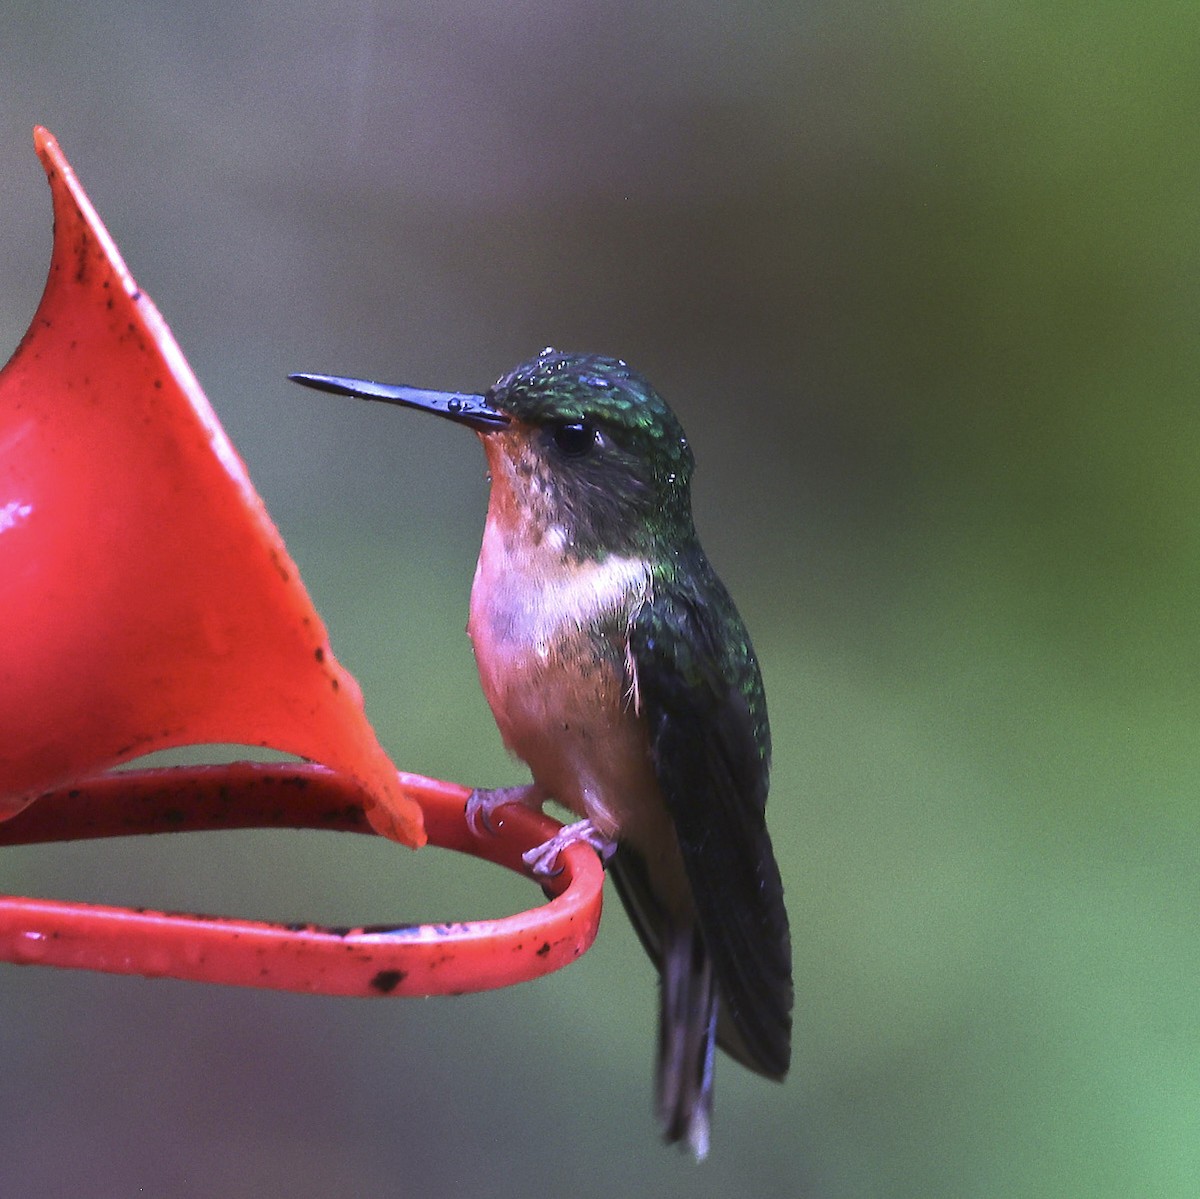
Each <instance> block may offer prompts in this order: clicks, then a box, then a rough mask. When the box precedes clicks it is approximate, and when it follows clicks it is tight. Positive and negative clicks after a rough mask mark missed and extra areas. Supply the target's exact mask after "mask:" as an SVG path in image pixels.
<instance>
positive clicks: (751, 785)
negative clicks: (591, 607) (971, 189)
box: [618, 558, 792, 1078]
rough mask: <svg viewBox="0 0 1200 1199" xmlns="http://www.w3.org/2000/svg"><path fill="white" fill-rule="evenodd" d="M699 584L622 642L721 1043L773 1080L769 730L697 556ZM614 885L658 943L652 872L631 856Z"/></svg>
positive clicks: (720, 596) (786, 1006) (637, 619)
mask: <svg viewBox="0 0 1200 1199" xmlns="http://www.w3.org/2000/svg"><path fill="white" fill-rule="evenodd" d="M689 565H690V566H693V567H694V569H691V570H689V571H688V572H683V573H684V575H685V577H691V578H694V579H697V580H698V581H699V583H698V585H696V586H691V587H689V586H682V587H681V586H679V585H678V584H674V583H673V584H672V585H670V586H665V587H663V588H661V589H660V590H659V591H658V592H657V593H656V594H655V595H654V596H653V597H652V598H651V599H650V600H648V601H647V602H646V603H644V604H643V605H642V607H641V608H640V609H639V610H638V611H637V612H636V613H635V614H634V619H633V624H632V626H631V628H630V634H629V648H630V654H631V656H632V663H633V666H634V668H635V670H636V697H637V702H638V704H639V705H640V708H641V711H642V713H643V715H644V717H645V719H646V721H647V726H648V730H649V735H650V746H651V753H652V755H653V759H654V766H655V772H656V774H657V777H658V781H659V786H660V787H661V788H662V792H663V796H664V798H665V800H666V804H667V809H668V811H669V812H670V815H671V818H672V820H673V821H674V824H675V830H676V833H677V835H678V838H679V846H680V849H681V851H682V854H683V861H684V867H685V869H686V872H687V877H688V881H689V883H690V884H691V889H692V896H693V900H694V902H695V907H696V914H697V921H698V924H699V927H700V931H701V934H702V936H703V938H704V943H705V946H706V948H707V950H708V952H709V954H710V955H711V956H712V960H713V966H714V970H715V973H716V978H717V985H718V990H719V992H720V996H721V1007H722V1017H723V1019H722V1035H721V1041H722V1044H723V1045H724V1047H725V1048H726V1049H728V1050H729V1051H730V1052H732V1053H733V1054H734V1056H735V1057H737V1058H739V1060H741V1061H743V1062H744V1063H745V1064H746V1065H748V1066H750V1067H751V1068H752V1069H754V1070H757V1071H759V1072H760V1073H762V1074H766V1075H768V1076H770V1077H773V1078H782V1077H783V1075H784V1074H786V1073H787V1068H788V1063H789V1061H790V1056H791V1008H792V969H791V966H792V964H791V941H790V936H789V933H788V921H787V912H786V910H785V908H784V904H783V886H782V883H781V881H780V878H779V868H778V866H777V865H776V863H775V855H774V852H773V850H772V848H771V839H770V836H769V835H768V833H767V826H766V820H765V814H764V809H765V805H766V797H767V781H768V773H769V765H770V763H769V758H770V735H769V732H768V729H767V718H766V706H765V701H764V700H763V694H762V683H761V680H760V678H759V673H758V663H757V662H756V661H755V658H754V651H753V650H752V649H751V646H750V641H749V637H748V636H747V634H746V631H745V627H744V626H743V625H742V622H741V618H740V617H739V616H738V614H737V611H736V609H735V608H734V606H733V601H732V600H730V598H729V596H728V594H727V592H726V591H725V589H724V587H723V586H722V585H721V583H720V581H719V580H718V579H717V578H716V576H715V575H714V574H713V573H712V571H711V568H710V567H709V566H708V563H707V561H704V560H703V559H702V558H700V559H699V560H698V561H697V562H695V563H690V564H689ZM618 874H619V878H618V888H619V890H620V891H621V894H622V898H623V899H625V900H626V904H627V906H628V907H630V909H631V911H634V912H635V922H636V923H637V924H638V925H639V928H638V931H639V934H640V935H641V937H642V940H643V943H644V944H645V945H646V947H647V949H648V950H650V951H651V953H652V955H653V954H654V951H655V941H656V938H655V931H654V928H653V924H654V911H653V909H654V906H655V905H654V901H653V894H652V888H651V886H650V882H651V880H649V879H648V878H646V877H645V876H644V871H643V872H642V876H641V877H639V871H638V869H637V866H636V865H635V864H634V863H628V864H627V865H626V867H625V868H623V869H620V870H619V871H618Z"/></svg>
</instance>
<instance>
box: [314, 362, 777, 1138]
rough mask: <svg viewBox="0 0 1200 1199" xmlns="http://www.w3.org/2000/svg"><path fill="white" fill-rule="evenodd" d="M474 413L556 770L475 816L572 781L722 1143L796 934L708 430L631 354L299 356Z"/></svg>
mask: <svg viewBox="0 0 1200 1199" xmlns="http://www.w3.org/2000/svg"><path fill="white" fill-rule="evenodd" d="M291 378H292V379H294V380H295V381H296V382H298V383H303V384H305V385H306V386H309V387H315V388H318V389H320V390H324V391H331V392H335V393H338V394H342V395H350V396H358V397H360V398H362V399H368V400H382V401H384V402H387V403H393V404H401V405H404V406H406V407H410V408H419V409H422V410H423V411H426V412H433V413H436V414H438V415H440V416H444V417H447V418H448V419H450V420H453V421H456V422H457V423H459V424H462V425H466V426H467V427H468V428H471V429H474V430H475V431H476V432H477V433H478V434H479V437H480V440H481V441H482V442H483V446H484V450H485V451H486V453H487V460H488V467H489V473H490V477H491V497H490V500H489V503H488V512H487V524H486V526H485V528H484V533H483V546H482V549H481V550H480V554H479V564H478V566H477V568H476V571H475V582H474V586H473V587H472V589H471V609H470V620H469V623H468V625H467V629H468V632H469V633H470V636H471V641H472V644H473V645H474V649H475V658H476V661H477V664H478V667H479V677H480V680H481V682H482V684H483V691H484V694H485V695H486V697H487V701H488V704H489V705H490V706H491V709H492V715H493V716H494V717H495V720H496V724H497V725H498V726H499V728H500V734H501V736H502V737H503V739H504V744H505V745H506V746H507V747H508V749H509V750H510V751H511V752H512V753H513V754H515V755H516V756H517V757H518V758H520V759H522V760H523V761H524V762H525V763H526V764H527V765H528V766H529V769H530V770H531V772H532V774H533V785H532V786H529V787H524V788H505V789H500V790H497V791H491V792H487V791H480V792H476V793H475V794H474V795H473V796H472V797H471V799H470V801H469V802H468V818H469V820H470V821H471V822H472V824H473V826H474V827H475V828H476V830H477V831H482V830H486V829H487V828H488V827H489V825H488V816H489V813H490V812H492V811H493V810H494V809H495V808H496V807H498V806H500V805H501V804H504V803H510V802H514V801H518V802H524V803H527V804H530V805H532V806H535V807H539V808H540V806H541V804H542V803H543V802H544V801H545V800H547V799H555V800H557V801H558V802H559V803H561V804H564V805H565V806H566V807H567V808H569V809H571V810H572V811H573V812H574V813H575V814H576V815H577V816H578V817H580V819H579V821H578V822H577V823H575V824H571V825H568V826H567V827H566V828H565V829H563V830H562V831H561V832H560V833H559V834H558V835H557V836H555V837H553V838H552V839H551V840H550V841H548V842H547V843H546V844H545V845H543V846H540V847H538V848H537V849H534V850H532V851H530V853H529V854H527V855H526V861H527V863H528V864H529V865H530V867H531V869H532V870H533V872H534V873H540V874H542V875H545V874H548V873H553V871H554V869H555V862H556V859H557V857H558V854H559V852H560V851H561V850H562V849H563V848H564V847H565V846H566V845H569V844H571V843H573V842H576V841H586V842H587V843H588V844H589V845H592V846H593V847H595V848H596V849H597V850H599V851H600V852H601V854H602V856H604V857H605V858H606V860H607V863H608V868H609V872H610V873H611V874H612V877H613V879H614V881H615V883H616V886H617V891H618V893H619V894H620V896H621V899H622V900H623V901H624V904H625V907H626V909H627V910H628V912H629V915H630V918H631V919H632V920H633V924H634V927H635V928H636V929H637V932H638V935H639V936H640V938H641V940H642V944H643V945H644V946H645V948H646V951H647V953H649V955H650V957H651V959H652V960H653V961H654V963H655V965H656V966H657V967H658V969H659V972H660V976H661V996H660V1016H659V1039H658V1062H657V1101H658V1111H659V1116H660V1119H661V1121H662V1126H663V1133H664V1136H665V1138H666V1139H667V1140H668V1141H686V1142H687V1144H688V1145H689V1146H690V1148H691V1149H692V1151H693V1152H694V1153H695V1155H696V1156H697V1157H698V1158H702V1157H704V1155H705V1154H706V1153H707V1151H708V1144H709V1125H710V1119H711V1112H712V1092H713V1053H714V1045H715V1044H716V1043H719V1044H720V1045H721V1047H722V1048H724V1049H725V1050H726V1051H727V1052H728V1053H730V1054H731V1055H732V1056H733V1057H734V1058H736V1059H737V1060H738V1061H739V1062H741V1063H742V1064H743V1065H745V1066H747V1067H749V1068H750V1069H751V1070H754V1071H756V1072H757V1073H759V1074H763V1075H765V1076H766V1077H768V1078H774V1079H782V1078H783V1077H784V1075H785V1074H786V1073H787V1069H788V1064H789V1060H790V1056H791V1008H792V978H791V945H790V940H789V935H788V922H787V912H786V910H785V909H784V904H783V888H782V885H781V883H780V878H779V869H778V867H777V866H776V864H775V856H774V853H773V852H772V849H771V839H770V837H769V835H768V833H767V826H766V823H765V818H764V810H765V804H766V798H767V777H768V773H769V767H770V752H771V746H770V730H769V727H768V724H767V707H766V699H765V696H764V694H763V687H762V680H761V677H760V675H759V670H758V663H757V661H756V659H755V656H754V650H753V648H752V647H751V645H750V638H749V636H748V635H747V633H746V629H745V626H744V625H743V624H742V620H741V617H740V616H739V615H738V612H737V609H736V608H735V607H734V605H733V601H732V600H731V599H730V598H729V594H728V592H727V591H726V590H725V588H724V586H723V585H722V583H721V581H720V579H718V578H717V576H716V574H715V573H714V572H713V569H712V567H711V566H710V565H709V563H708V559H707V558H706V557H705V555H704V551H703V550H702V549H701V547H700V542H699V540H698V539H697V537H696V531H695V529H694V527H693V524H692V511H691V475H692V466H693V459H692V452H691V450H690V448H689V447H688V443H687V438H686V437H685V436H684V433H683V429H682V428H681V426H680V424H679V422H678V420H676V418H675V415H674V413H673V412H672V411H671V409H670V408H668V407H667V405H666V403H665V402H664V401H663V400H662V399H661V398H660V396H659V395H658V393H657V392H655V391H654V389H653V388H652V387H651V386H650V384H649V383H648V382H647V381H646V380H645V379H644V378H643V377H642V376H641V375H639V374H637V373H636V372H635V371H633V370H631V369H630V368H629V367H628V366H626V365H625V363H624V362H621V361H618V360H616V359H613V358H601V357H596V356H593V355H580V354H563V353H559V352H557V351H555V350H552V349H546V350H543V351H542V352H541V353H540V354H539V355H538V356H537V357H536V358H533V359H531V360H530V361H528V362H526V363H524V364H523V365H521V366H519V367H517V369H516V370H514V371H513V372H512V373H511V374H508V375H505V376H504V377H503V378H502V379H501V380H500V381H499V382H498V383H496V385H495V386H494V387H492V388H491V389H490V390H488V391H487V392H486V393H485V394H483V395H472V394H463V393H445V392H434V391H423V390H420V389H417V388H412V387H405V386H393V385H388V384H380V383H372V382H369V381H366V380H362V379H346V378H340V377H336V376H330V375H292V376H291Z"/></svg>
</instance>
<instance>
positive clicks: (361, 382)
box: [288, 374, 509, 433]
mask: <svg viewBox="0 0 1200 1199" xmlns="http://www.w3.org/2000/svg"><path fill="white" fill-rule="evenodd" d="M288 378H289V379H291V380H292V382H293V383H300V384H303V385H304V386H305V387H312V388H315V389H316V390H317V391H330V392H332V393H333V394H334V395H342V396H354V397H355V398H357V399H360V400H378V401H380V402H381V403H384V404H400V405H402V406H403V407H405V408H419V409H420V410H421V411H422V412H432V413H433V414H434V415H435V416H444V417H445V418H446V419H447V420H452V421H457V423H458V424H460V425H467V426H469V427H470V428H472V429H478V430H479V431H480V432H482V433H486V432H489V431H494V430H496V429H502V428H504V426H505V425H507V424H508V423H509V417H507V416H506V415H505V414H504V413H503V412H501V411H500V410H499V409H497V408H493V407H492V406H491V405H490V404H489V403H488V402H487V397H486V396H479V395H468V394H466V393H463V392H457V391H425V390H423V389H422V388H420V387H405V386H404V385H403V384H393V383H372V382H371V381H370V380H369V379H343V378H342V377H341V376H339V375H304V374H300V375H288Z"/></svg>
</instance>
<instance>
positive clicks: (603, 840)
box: [521, 820, 617, 878]
mask: <svg viewBox="0 0 1200 1199" xmlns="http://www.w3.org/2000/svg"><path fill="white" fill-rule="evenodd" d="M581 843H582V844H584V845H589V846H591V848H592V849H594V850H595V851H596V852H597V853H598V854H599V855H600V859H601V861H604V862H607V861H608V859H609V858H611V857H612V856H613V854H614V853H616V852H617V843H616V841H615V840H614V839H613V838H612V837H606V836H605V835H604V834H603V833H602V832H600V830H599V829H597V828H596V827H595V825H593V824H592V822H591V821H590V820H579V821H576V823H574V824H568V825H567V826H566V828H564V829H560V830H559V831H558V832H557V833H555V834H554V836H553V837H551V838H550V840H549V841H544V842H543V843H542V844H541V845H535V846H534V847H533V849H530V850H526V852H525V853H523V854H522V855H521V860H522V861H523V862H524V863H525V865H526V866H528V867H529V870H530V873H531V874H535V875H537V876H538V877H539V878H555V877H556V876H557V875H559V874H561V873H562V867H561V866H560V865H559V864H558V858H559V855H560V854H561V853H562V852H563V850H564V849H567V848H568V847H569V846H572V845H579V844H581Z"/></svg>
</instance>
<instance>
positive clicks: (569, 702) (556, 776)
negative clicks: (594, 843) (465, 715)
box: [467, 522, 665, 841]
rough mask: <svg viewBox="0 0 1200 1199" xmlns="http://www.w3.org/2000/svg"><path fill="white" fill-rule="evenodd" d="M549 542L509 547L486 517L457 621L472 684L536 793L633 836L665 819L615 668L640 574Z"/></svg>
mask: <svg viewBox="0 0 1200 1199" xmlns="http://www.w3.org/2000/svg"><path fill="white" fill-rule="evenodd" d="M560 544H561V543H556V540H555V538H554V537H553V536H547V537H545V538H543V539H542V541H541V542H540V543H539V544H538V545H537V546H535V547H530V546H529V545H528V544H521V545H519V546H517V545H515V544H514V542H513V538H512V537H511V535H510V536H507V537H506V536H505V534H504V533H503V532H502V531H501V530H500V529H499V528H498V527H497V526H496V525H494V524H493V523H492V522H489V525H488V528H487V530H486V531H485V534H484V543H483V547H482V549H481V552H480V556H479V565H478V568H477V569H476V572H475V584H474V587H473V588H472V591H471V618H470V622H469V624H468V626H467V629H468V632H469V633H470V635H471V641H472V644H473V645H474V648H475V659H476V662H477V664H478V666H479V677H480V682H481V683H482V685H483V692H484V695H485V696H486V697H487V700H488V703H489V705H490V706H491V709H492V714H493V716H494V717H495V719H496V724H497V726H498V727H499V729H500V734H501V736H502V737H503V739H504V743H505V745H506V746H507V747H508V749H509V750H510V751H511V752H512V753H514V754H515V755H516V756H517V757H519V758H521V759H522V760H523V761H524V762H526V763H527V764H528V766H529V768H530V770H531V771H532V773H533V777H534V781H535V782H536V783H537V784H538V785H539V786H540V787H541V788H542V789H543V791H544V792H545V793H546V794H547V795H549V796H551V797H553V798H554V799H556V800H558V801H559V802H560V803H562V804H565V805H566V806H567V807H568V808H570V809H571V810H572V811H574V812H576V813H578V814H579V815H581V816H586V817H588V819H590V820H591V821H592V822H593V824H594V825H596V827H597V828H599V829H600V830H601V831H602V832H604V833H605V834H606V835H609V836H617V835H621V836H625V837H630V836H632V837H633V839H635V840H638V841H640V840H642V839H643V838H642V836H640V835H638V834H639V833H640V832H641V828H640V826H642V825H645V824H647V823H653V824H655V825H658V824H660V823H661V818H665V812H663V807H662V801H661V798H660V796H659V792H658V786H657V782H656V780H655V776H654V771H653V767H652V764H651V761H650V757H649V751H648V744H647V738H646V733H645V729H644V727H643V725H642V722H641V720H640V719H639V718H638V713H637V712H636V710H635V704H634V697H633V695H632V694H631V688H630V682H629V680H628V678H627V671H626V653H627V640H628V628H629V622H630V619H631V617H632V614H633V612H634V611H635V610H636V608H637V607H638V606H639V605H640V604H641V603H642V601H643V600H644V599H645V597H646V596H647V595H648V594H649V589H650V576H649V572H648V570H647V568H646V565H645V563H644V562H641V561H639V560H636V559H632V558H622V557H619V556H616V555H609V556H607V557H606V558H603V559H600V560H598V561H573V560H570V559H567V558H564V557H563V555H562V553H561V550H560V548H559V546H560ZM597 629H599V630H601V632H600V634H597V632H596V630H597ZM652 813H657V814H661V817H660V815H652Z"/></svg>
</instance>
